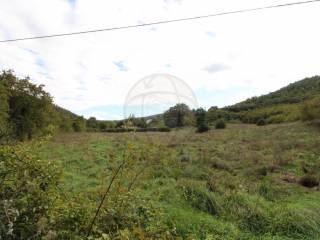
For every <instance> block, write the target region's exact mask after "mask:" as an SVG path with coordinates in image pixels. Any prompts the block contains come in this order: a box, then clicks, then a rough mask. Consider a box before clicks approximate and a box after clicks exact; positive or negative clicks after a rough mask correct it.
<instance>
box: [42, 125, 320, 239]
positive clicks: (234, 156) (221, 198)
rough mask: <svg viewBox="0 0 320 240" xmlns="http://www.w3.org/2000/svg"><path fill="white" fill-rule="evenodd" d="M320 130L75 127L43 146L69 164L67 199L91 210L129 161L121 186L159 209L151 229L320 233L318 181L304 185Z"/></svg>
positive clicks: (226, 234)
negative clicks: (103, 130) (77, 129)
mask: <svg viewBox="0 0 320 240" xmlns="http://www.w3.org/2000/svg"><path fill="white" fill-rule="evenodd" d="M319 132H320V130H319V129H317V128H314V127H312V126H307V125H305V124H302V123H298V122H296V123H289V124H278V125H268V126H263V127H257V126H255V125H244V124H229V125H228V126H227V128H226V129H223V130H211V131H209V132H207V133H203V134H196V133H194V129H191V128H188V129H182V130H178V131H172V132H170V133H79V134H76V133H75V134H61V135H58V136H56V137H55V138H54V139H52V140H51V141H50V142H48V143H46V144H45V145H43V146H42V147H41V148H39V152H40V155H41V158H43V159H47V160H51V161H55V162H58V163H59V164H60V165H61V166H62V167H63V169H64V173H63V176H64V177H63V185H62V186H63V189H61V190H62V191H63V192H65V194H66V197H67V198H68V197H71V196H73V197H74V198H78V197H79V198H80V197H81V198H84V199H87V203H86V204H87V206H88V209H89V210H90V209H92V211H93V212H94V209H95V208H96V207H97V205H98V203H99V200H100V198H92V197H91V196H92V193H93V192H98V193H100V195H99V196H101V194H102V193H103V192H104V191H105V189H106V188H107V186H108V184H109V181H110V178H111V176H112V173H113V172H114V169H116V168H117V166H118V165H119V164H120V163H121V162H122V161H123V159H126V160H127V161H128V167H127V169H126V171H124V172H122V173H121V174H120V176H119V179H122V180H123V181H122V180H121V181H119V182H118V184H115V185H114V186H113V189H114V191H117V193H116V192H114V193H115V194H121V193H123V191H122V190H121V187H122V184H124V185H126V186H128V185H129V186H130V187H129V188H128V189H130V191H129V192H130V194H132V195H134V199H137V201H139V202H142V203H145V204H146V205H148V204H150V205H152V206H153V209H157V215H156V216H154V219H151V218H150V219H151V220H150V222H152V224H151V225H150V226H149V228H154V229H153V230H152V229H151V230H150V231H154V232H156V231H157V229H159V228H164V229H167V230H168V231H170V232H171V233H172V234H173V236H176V237H177V239H178V237H180V238H183V239H320V200H319V199H320V191H319V187H305V186H303V185H310V182H311V185H312V182H314V181H317V180H319V170H320V148H319V146H320V134H319ZM120 183H122V184H120ZM133 185H134V187H133ZM116 189H117V190H116ZM113 203H114V202H112V201H111V200H110V201H107V202H106V203H105V205H104V208H106V209H108V208H112V207H113V206H112V204H113ZM108 204H109V205H108ZM126 204H129V205H130V204H133V202H130V201H128V202H126ZM133 205H134V204H133ZM90 211H91V210H90ZM92 215H93V213H92ZM155 236H156V235H155ZM160 238H161V237H159V239H160ZM141 239H143V238H142V237H141Z"/></svg>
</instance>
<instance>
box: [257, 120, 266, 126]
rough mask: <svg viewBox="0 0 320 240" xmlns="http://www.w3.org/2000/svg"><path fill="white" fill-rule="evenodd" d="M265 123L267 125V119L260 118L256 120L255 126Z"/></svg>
mask: <svg viewBox="0 0 320 240" xmlns="http://www.w3.org/2000/svg"><path fill="white" fill-rule="evenodd" d="M265 125H267V121H266V120H265V119H264V118H260V119H259V120H258V121H257V126H265Z"/></svg>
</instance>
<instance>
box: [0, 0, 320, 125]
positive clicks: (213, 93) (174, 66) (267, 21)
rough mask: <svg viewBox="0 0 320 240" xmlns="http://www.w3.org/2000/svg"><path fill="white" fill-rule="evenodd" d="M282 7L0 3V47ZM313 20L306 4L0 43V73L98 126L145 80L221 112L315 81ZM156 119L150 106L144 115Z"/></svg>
mask: <svg viewBox="0 0 320 240" xmlns="http://www.w3.org/2000/svg"><path fill="white" fill-rule="evenodd" d="M288 2H293V0H241V1H239V0H200V1H199V0H197V1H196V0H135V1H132V0H109V1H106V0H90V1H89V0H46V1H43V0H29V1H25V0H1V3H0V6H1V7H0V40H5V39H11V38H20V37H29V36H38V35H47V34H56V33H67V32H76V31H85V30H92V29H99V28H109V27H116V26H124V25H134V24H141V23H148V22H155V21H163V20H170V19H177V18H185V17H193V16H199V15H207V14H213V13H219V12H224V11H233V10H239V9H244V8H254V7H261V6H266V5H273V4H281V3H288ZM319 12H320V3H311V4H305V5H298V6H291V7H286V8H277V9H270V10H264V11H257V12H250V13H241V14H234V15H226V16H219V17H214V18H206V19H201V20H194V21H186V22H176V23H170V24H163V25H155V26H148V27H143V28H134V29H133V28H132V29H126V30H117V31H108V32H99V33H93V34H86V35H74V36H68V37H61V38H49V39H38V40H28V41H21V42H10V43H0V69H1V70H5V69H6V70H7V69H13V70H14V71H15V73H16V74H17V75H18V76H19V77H24V76H30V78H31V81H32V82H34V83H36V84H44V85H45V89H46V90H47V91H48V92H50V93H51V95H52V96H53V97H54V102H55V103H56V104H58V105H60V106H61V107H64V108H66V109H68V110H70V111H73V112H75V113H77V114H79V115H83V116H85V117H90V116H94V117H96V118H97V119H101V120H102V119H121V118H123V114H124V108H125V104H126V100H127V99H128V94H129V95H130V94H131V93H132V88H134V86H136V85H137V83H139V81H141V79H145V77H147V76H150V75H152V76H154V74H170V76H175V77H176V78H173V79H174V80H173V81H178V82H182V83H183V84H180V85H179V84H178V87H177V89H175V91H178V92H180V93H181V92H182V93H185V92H188V93H190V91H192V94H194V97H195V98H196V101H197V104H198V105H199V106H202V107H204V108H206V109H208V108H210V107H211V106H219V107H222V106H227V105H231V104H234V103H236V102H239V101H242V100H245V99H247V98H249V97H252V96H259V95H261V94H267V93H269V92H271V91H275V90H277V89H279V88H281V87H284V86H286V85H288V84H289V83H292V82H295V81H297V80H301V79H303V78H305V77H310V76H314V75H319V74H320V61H319V56H320V45H319V43H320V31H319V23H320V14H319ZM165 76H167V75H165ZM163 79H164V80H160V82H159V81H158V82H157V83H156V85H157V84H158V85H159V84H160V85H161V81H165V80H166V79H165V77H164V78H163ZM175 79H177V80H175ZM142 91H144V90H142ZM166 91H171V90H170V89H166ZM133 92H134V91H133ZM152 103H154V102H152ZM159 111H161V108H157V107H154V112H153V113H157V112H159ZM148 113H149V112H148Z"/></svg>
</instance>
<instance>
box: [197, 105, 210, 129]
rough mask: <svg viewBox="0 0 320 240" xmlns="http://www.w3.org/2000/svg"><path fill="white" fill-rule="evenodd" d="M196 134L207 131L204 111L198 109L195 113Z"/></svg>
mask: <svg viewBox="0 0 320 240" xmlns="http://www.w3.org/2000/svg"><path fill="white" fill-rule="evenodd" d="M195 116H196V124H197V132H199V133H202V132H206V131H208V130H209V127H208V124H207V121H206V111H205V110H204V109H203V108H198V109H197V110H196V111H195Z"/></svg>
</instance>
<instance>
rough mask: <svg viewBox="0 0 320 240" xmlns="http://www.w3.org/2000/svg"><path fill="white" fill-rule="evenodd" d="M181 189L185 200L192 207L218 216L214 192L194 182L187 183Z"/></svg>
mask: <svg viewBox="0 0 320 240" xmlns="http://www.w3.org/2000/svg"><path fill="white" fill-rule="evenodd" d="M181 188H182V190H183V196H184V198H185V199H186V201H187V202H188V203H190V204H191V206H192V207H194V208H196V209H198V210H201V211H204V212H206V213H209V214H212V215H217V214H218V209H217V203H216V201H215V199H214V195H213V193H212V192H209V191H207V190H206V189H204V188H202V187H201V186H197V184H195V183H193V182H185V183H183V184H182V186H181Z"/></svg>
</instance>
